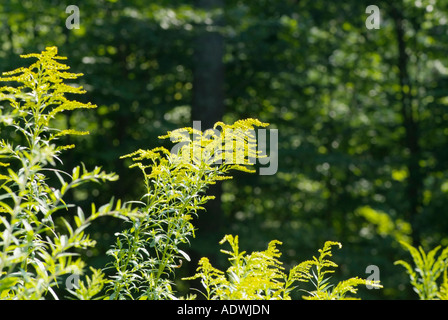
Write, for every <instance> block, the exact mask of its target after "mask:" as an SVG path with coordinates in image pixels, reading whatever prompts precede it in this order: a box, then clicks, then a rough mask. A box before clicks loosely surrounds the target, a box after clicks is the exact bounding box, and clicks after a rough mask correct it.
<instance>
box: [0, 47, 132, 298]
mask: <svg viewBox="0 0 448 320" xmlns="http://www.w3.org/2000/svg"><path fill="white" fill-rule="evenodd" d="M21 57H22V58H34V59H37V61H35V62H34V63H33V64H31V65H30V66H29V67H21V68H18V69H16V70H13V71H10V72H4V73H3V76H2V77H0V81H1V82H6V83H7V84H9V85H7V86H2V87H0V100H2V101H4V103H3V104H2V105H1V108H0V122H1V124H2V129H3V130H7V129H8V127H9V128H12V129H13V131H15V132H17V133H18V135H19V137H16V138H14V139H11V140H8V139H3V138H2V139H1V140H0V160H1V162H0V190H1V194H0V298H2V299H42V298H44V297H46V296H47V295H48V294H51V295H52V297H53V298H54V299H58V298H59V297H58V295H57V294H56V292H55V290H54V288H55V287H56V286H59V285H60V284H61V283H62V280H63V278H64V276H67V275H72V274H74V273H76V274H82V273H83V272H84V269H85V263H84V262H83V261H82V260H81V258H80V257H78V256H77V250H78V249H85V248H88V247H92V246H94V245H95V241H93V240H91V239H90V237H89V235H88V234H86V233H85V229H86V227H88V226H89V224H91V223H92V221H93V220H95V219H96V218H98V217H100V216H104V215H114V216H124V215H126V214H127V210H126V209H125V207H124V206H122V205H121V204H120V202H118V203H116V204H114V203H113V202H112V201H111V202H110V203H108V204H106V205H104V206H102V207H100V208H99V209H97V208H96V207H95V205H92V211H91V213H90V215H88V216H86V215H85V213H84V212H83V210H82V209H81V208H80V207H77V208H76V205H74V204H70V203H67V202H66V201H65V200H64V196H66V195H67V193H68V192H69V191H70V190H72V189H74V188H78V187H80V186H81V185H83V184H84V183H87V182H89V181H96V182H99V181H115V180H117V178H118V177H117V175H115V174H114V173H106V172H104V171H102V170H101V168H99V167H96V168H94V170H92V171H89V170H87V169H86V168H85V167H84V166H77V167H75V168H74V169H73V170H72V172H70V173H68V172H63V171H61V170H59V169H57V168H56V167H55V166H56V164H57V162H60V161H61V160H60V158H59V157H60V154H61V152H62V150H65V149H69V148H72V147H74V146H73V145H58V144H57V141H58V139H59V138H60V137H61V136H64V135H85V134H88V132H80V131H76V130H73V129H66V130H58V129H56V128H55V127H53V126H52V125H51V120H52V119H54V118H55V117H56V116H57V115H58V114H59V113H61V112H64V111H66V110H75V109H82V108H84V109H90V108H95V107H96V106H95V105H92V104H90V103H81V102H79V101H76V100H69V99H68V98H67V97H66V94H68V93H70V94H82V93H84V90H83V89H82V87H73V86H70V85H67V84H65V83H64V81H65V80H68V79H76V78H77V77H79V76H81V74H76V73H71V72H67V71H65V70H67V69H69V67H68V66H67V65H64V64H62V63H60V62H59V61H60V60H63V59H65V58H64V57H60V56H58V55H57V48H56V47H49V48H46V50H45V51H43V52H42V53H40V54H27V55H22V56H21ZM7 132H11V130H9V131H7ZM50 175H53V176H54V177H57V180H58V181H59V182H60V183H59V185H49V177H50ZM69 208H75V210H76V215H75V216H74V218H73V217H72V216H68V212H69V210H68V209H69ZM70 212H73V211H70ZM72 220H73V221H74V223H73V222H70V221H72ZM93 275H94V276H92V278H89V280H88V282H87V284H84V283H82V285H81V286H80V285H79V283H78V284H77V285H78V289H79V288H82V292H77V293H76V292H75V291H73V292H74V293H75V295H78V296H80V295H82V297H83V298H85V299H90V298H92V297H93V295H95V294H96V293H98V292H99V290H98V287H102V286H103V285H104V281H103V278H102V277H101V276H100V274H99V271H98V270H93Z"/></svg>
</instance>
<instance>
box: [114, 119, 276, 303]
mask: <svg viewBox="0 0 448 320" xmlns="http://www.w3.org/2000/svg"><path fill="white" fill-rule="evenodd" d="M266 125H267V124H264V123H261V122H260V121H258V120H255V119H247V120H240V121H237V122H235V123H234V124H233V125H226V124H224V123H219V124H217V125H216V126H215V128H216V127H217V126H220V127H221V129H222V131H221V132H220V134H221V133H222V135H226V136H227V137H229V136H230V137H232V139H233V141H235V144H236V145H238V149H237V150H238V152H240V150H241V154H242V157H245V158H247V157H256V156H257V153H256V152H252V151H251V150H254V149H255V148H256V141H255V139H254V137H253V136H252V135H250V132H251V131H253V130H254V128H255V126H266ZM190 133H191V134H192V135H193V137H191V136H190ZM220 134H218V133H217V132H214V133H213V134H212V135H207V134H204V133H202V132H200V131H197V130H194V129H193V128H183V129H179V130H175V131H172V132H169V133H168V134H167V135H166V136H163V137H161V138H162V139H165V138H170V139H171V141H172V142H175V143H178V144H179V143H181V144H182V145H181V147H180V148H178V149H177V152H170V151H169V150H167V149H165V148H163V147H157V148H154V149H152V150H138V151H136V152H133V153H131V154H128V155H125V156H123V157H122V158H124V159H126V158H130V159H131V160H132V161H133V163H132V164H131V165H130V167H137V168H139V169H140V170H141V171H142V174H143V179H144V183H145V187H146V193H145V194H144V195H143V196H142V199H141V200H142V201H141V202H135V204H136V206H137V207H138V214H139V216H140V218H138V219H134V220H132V221H131V224H130V226H129V228H127V229H126V230H124V231H123V232H120V233H118V234H117V242H116V244H115V246H114V248H112V249H111V250H109V252H108V253H109V254H110V255H111V256H113V258H114V261H113V263H112V264H111V268H113V269H114V270H115V274H114V275H113V276H112V279H113V281H112V282H111V284H110V288H109V292H110V298H111V299H173V298H175V296H174V294H173V283H172V278H173V275H174V272H175V270H176V269H177V268H179V267H180V266H181V264H182V260H183V259H187V260H189V259H190V258H189V256H188V255H187V253H186V252H185V251H183V250H182V249H181V247H182V245H185V244H188V243H189V239H190V238H191V237H194V230H195V228H194V226H193V224H192V223H191V221H192V219H193V217H194V216H197V213H198V211H199V210H201V209H203V205H204V204H205V203H206V202H207V201H208V200H210V199H213V197H211V196H207V195H206V194H205V192H206V190H207V188H208V186H210V185H212V184H214V183H216V181H218V180H223V179H230V178H231V176H230V175H229V173H230V171H231V170H240V171H249V172H253V171H251V170H249V169H248V167H247V166H246V165H251V164H253V163H249V162H241V164H235V163H234V162H230V163H227V162H225V161H222V162H221V163H216V162H215V161H210V159H211V157H214V156H215V155H217V154H220V155H223V154H225V153H226V151H228V150H225V148H226V144H223V143H222V141H223V140H222V139H221V136H220ZM227 147H228V145H227Z"/></svg>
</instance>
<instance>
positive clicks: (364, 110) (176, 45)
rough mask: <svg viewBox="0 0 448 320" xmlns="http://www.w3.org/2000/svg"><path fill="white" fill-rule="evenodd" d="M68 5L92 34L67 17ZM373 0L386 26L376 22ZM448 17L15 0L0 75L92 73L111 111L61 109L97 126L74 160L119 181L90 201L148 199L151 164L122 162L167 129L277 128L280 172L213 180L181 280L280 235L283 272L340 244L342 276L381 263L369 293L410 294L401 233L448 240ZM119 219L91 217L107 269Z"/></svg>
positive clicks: (357, 8) (101, 101)
mask: <svg viewBox="0 0 448 320" xmlns="http://www.w3.org/2000/svg"><path fill="white" fill-rule="evenodd" d="M72 4H75V5H77V6H78V7H79V12H80V20H79V29H76V28H75V29H68V28H67V27H66V19H67V18H69V16H70V15H71V12H69V13H67V12H66V8H67V6H68V5H72ZM372 4H374V5H377V6H378V7H379V9H380V17H381V20H380V28H379V29H368V28H367V27H366V19H367V18H368V17H369V14H368V13H366V7H367V6H368V5H372ZM447 23H448V2H446V1H441V0H439V1H436V0H397V1H387V2H386V1H384V2H381V1H370V0H369V1H364V0H347V1H328V0H326V1H325V0H312V1H308V0H282V1H280V0H269V1H268V0H257V1H238V0H226V1H224V0H198V1H179V0H154V1H144V0H128V1H119V0H84V1H78V2H77V3H75V1H57V0H40V1H34V0H2V1H1V3H0V45H1V48H0V71H8V70H12V69H13V68H16V67H18V66H21V65H23V64H25V63H27V61H24V60H22V59H20V58H19V57H18V55H19V54H25V53H31V52H40V51H42V50H43V49H44V48H45V47H47V46H58V47H59V54H60V55H62V56H66V57H68V61H67V64H68V65H70V66H71V71H73V72H82V73H84V76H83V77H82V78H81V79H80V84H81V85H83V86H84V88H85V89H86V90H87V94H85V95H83V96H82V97H76V98H78V99H79V100H82V101H86V102H87V101H90V102H92V103H94V104H96V105H98V108H97V109H95V110H83V111H80V112H72V113H67V114H66V117H65V118H62V119H59V122H60V125H61V126H70V127H73V128H76V129H79V130H89V131H90V132H91V134H90V136H86V137H75V138H73V137H72V138H70V139H71V141H70V142H71V143H75V144H76V145H77V148H76V149H74V150H70V151H68V152H66V153H65V154H64V157H63V160H64V166H65V167H66V169H69V168H72V167H73V166H75V165H77V164H79V163H80V162H83V163H85V164H86V165H87V166H88V167H89V168H93V166H95V165H100V166H102V167H103V168H105V169H106V170H108V171H112V172H116V173H118V174H119V175H120V180H119V182H116V183H113V184H110V185H91V187H90V188H86V189H83V191H77V192H76V193H74V194H73V195H72V197H73V200H74V201H77V202H78V203H80V204H81V205H86V206H87V205H89V204H90V203H91V202H95V203H97V204H102V203H105V202H108V200H109V199H110V198H111V197H112V196H115V197H116V198H121V199H123V200H137V199H139V197H140V196H141V195H142V190H143V186H142V180H141V177H140V174H139V170H136V169H128V168H127V165H128V164H127V163H126V162H125V161H123V160H120V159H119V157H120V156H121V155H123V154H126V153H129V152H132V151H135V150H137V149H139V148H143V149H150V148H153V147H156V146H160V145H162V144H163V143H166V142H164V141H160V140H158V138H157V137H158V136H159V135H161V134H164V133H165V132H166V131H167V130H172V129H175V128H178V127H183V126H192V121H193V120H201V121H202V128H203V129H206V128H209V127H211V125H212V124H213V123H214V122H216V121H218V120H224V121H226V122H233V121H234V120H237V119H242V118H247V117H253V118H258V119H260V120H261V121H263V122H269V123H270V124H271V126H270V128H272V129H278V133H279V149H278V153H279V163H278V172H277V173H276V174H275V175H271V176H261V175H259V174H253V175H250V174H236V175H235V179H234V180H232V181H226V182H224V183H222V184H220V185H219V186H217V187H215V188H213V189H212V190H211V192H212V193H213V194H215V195H217V199H216V200H215V201H213V202H212V203H210V205H209V206H208V208H207V212H206V213H203V214H202V215H201V218H200V219H199V221H198V222H197V225H198V228H199V229H198V231H197V234H196V238H195V239H194V240H193V241H192V245H191V248H190V249H189V252H190V254H191V256H192V258H193V259H192V262H191V263H189V264H184V266H183V267H182V268H181V269H180V270H179V274H178V275H177V278H178V279H180V278H181V277H182V276H187V275H192V274H193V273H194V270H195V268H196V266H197V261H198V259H199V258H200V257H201V256H209V257H211V259H212V262H213V263H214V264H215V265H216V266H217V267H218V268H221V269H225V268H226V266H227V264H226V261H225V257H224V256H223V255H222V254H220V253H219V249H220V246H219V244H218V241H219V240H220V239H221V238H222V237H223V236H224V235H225V234H227V233H232V234H238V235H239V236H240V245H241V249H244V250H247V251H252V250H262V249H264V248H265V247H266V246H267V243H268V242H269V241H270V240H272V239H278V240H280V241H282V242H283V245H282V246H281V248H280V249H281V251H282V252H283V256H282V260H283V261H284V263H285V267H288V266H290V264H293V263H297V262H300V261H302V260H305V259H310V258H312V256H313V255H317V249H318V248H321V247H322V245H323V243H324V241H326V240H334V241H340V242H342V244H343V248H342V249H341V250H337V251H335V252H334V260H335V261H336V262H337V263H338V264H339V265H340V268H339V270H338V272H337V273H336V274H335V276H334V277H335V278H346V277H351V276H361V277H367V276H369V274H366V272H365V270H366V267H367V266H368V265H377V266H378V267H379V269H380V272H381V273H380V280H381V281H382V284H383V285H384V289H382V290H367V289H361V290H360V296H361V297H363V298H365V299H414V298H416V297H417V296H416V294H415V293H413V292H412V290H411V288H410V286H409V284H408V283H409V281H408V277H407V275H406V274H405V272H404V269H403V268H401V267H399V266H394V265H393V262H394V261H395V260H397V259H406V260H409V257H408V255H407V253H406V252H404V251H403V250H402V249H401V247H400V245H399V243H398V241H399V240H403V239H404V240H408V241H411V242H412V243H413V244H414V245H422V246H423V247H424V248H425V249H426V250H429V249H431V248H433V247H435V246H436V245H439V244H442V245H444V246H446V245H448V219H447V217H448V215H447V209H446V207H447V206H448V148H447V142H448V68H447V67H448V27H447V26H448V25H447ZM120 223H121V222H119V221H117V220H113V219H104V220H101V221H100V222H99V223H97V224H95V225H93V226H92V228H91V233H92V237H93V238H95V239H96V240H97V241H98V246H97V248H96V249H95V250H91V251H89V252H87V253H86V259H88V260H89V262H90V263H91V264H93V265H94V266H95V267H102V266H104V264H105V263H106V262H107V261H108V258H107V256H106V255H105V252H106V251H107V249H108V248H109V245H110V244H112V243H113V242H114V236H113V234H114V232H116V231H117V230H119V229H120V227H121V225H120ZM188 285H189V283H183V282H179V287H178V288H177V290H178V291H179V292H180V294H185V293H187V292H190V291H188V289H189V288H188Z"/></svg>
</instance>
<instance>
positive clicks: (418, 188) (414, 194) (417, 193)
mask: <svg viewBox="0 0 448 320" xmlns="http://www.w3.org/2000/svg"><path fill="white" fill-rule="evenodd" d="M400 3H401V2H400ZM391 13H392V17H393V19H394V22H395V35H396V39H397V49H398V50H397V51H398V61H397V66H398V77H399V81H400V87H401V114H402V118H403V126H404V128H405V137H404V146H405V148H407V149H408V150H409V158H408V161H407V163H406V166H407V169H408V172H409V177H408V181H407V182H408V185H407V198H408V201H409V208H408V215H407V217H406V218H407V219H408V221H409V222H410V223H411V226H412V242H413V245H414V246H418V245H419V244H420V228H419V222H418V219H419V213H420V212H421V210H422V193H423V175H422V172H421V168H420V164H419V161H420V159H421V150H420V144H419V124H418V118H417V117H418V112H417V110H414V109H415V108H414V106H413V102H414V101H413V100H414V99H413V95H412V83H411V80H410V76H409V73H408V64H409V56H408V54H407V52H406V39H405V29H404V20H405V18H404V17H403V10H402V9H401V8H400V5H398V7H395V6H392V10H391Z"/></svg>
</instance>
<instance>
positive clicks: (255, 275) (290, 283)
mask: <svg viewBox="0 0 448 320" xmlns="http://www.w3.org/2000/svg"><path fill="white" fill-rule="evenodd" d="M225 242H228V243H229V244H230V246H231V249H232V251H227V250H221V252H223V253H225V254H227V255H229V262H230V267H229V268H228V269H227V270H226V272H223V271H221V270H219V269H216V268H214V267H213V266H212V265H211V264H210V261H209V259H208V258H205V257H204V258H202V259H201V260H200V261H199V267H198V269H197V271H198V272H197V273H196V274H195V275H194V276H192V277H188V278H185V280H194V279H201V283H202V285H203V286H204V288H205V293H203V295H204V296H205V298H206V299H208V300H235V299H236V300H273V299H274V300H279V299H281V300H284V299H290V298H291V296H290V293H291V291H292V290H295V289H298V290H303V289H301V288H299V287H298V284H297V283H298V282H311V283H312V284H313V285H314V286H315V288H316V290H314V291H306V292H307V293H308V295H307V296H304V299H308V300H311V299H314V300H341V299H347V298H350V297H348V296H347V293H353V294H356V293H357V290H358V288H357V287H358V286H359V285H370V286H372V287H378V288H380V287H382V286H381V285H380V284H379V282H378V281H372V280H365V279H361V278H358V277H355V278H350V279H348V280H344V281H340V282H339V283H337V284H336V285H335V286H334V285H331V284H330V282H329V280H330V278H329V277H327V276H326V274H329V273H333V272H334V270H333V269H331V268H335V267H337V264H336V263H334V262H333V261H331V260H328V259H327V258H326V257H331V255H332V254H331V247H332V246H335V245H337V246H339V247H341V244H340V243H338V242H333V241H327V242H325V245H324V247H323V248H322V249H319V252H320V256H319V258H316V257H313V260H307V261H304V262H302V263H300V264H298V265H296V266H294V267H293V268H291V270H290V271H289V272H288V273H286V272H285V271H284V269H285V268H284V267H283V266H282V263H281V262H280V261H279V260H278V259H279V258H280V256H281V253H280V251H279V250H278V249H277V245H280V244H281V242H280V241H277V240H273V241H271V242H270V243H269V244H268V248H267V249H266V250H265V251H260V252H258V251H256V252H253V253H251V254H246V252H245V251H242V252H240V250H239V245H238V236H232V235H226V236H225V237H224V239H223V240H222V241H221V242H220V243H221V244H223V243H225ZM332 287H334V288H333V289H331V288H332ZM304 291H305V290H304Z"/></svg>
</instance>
